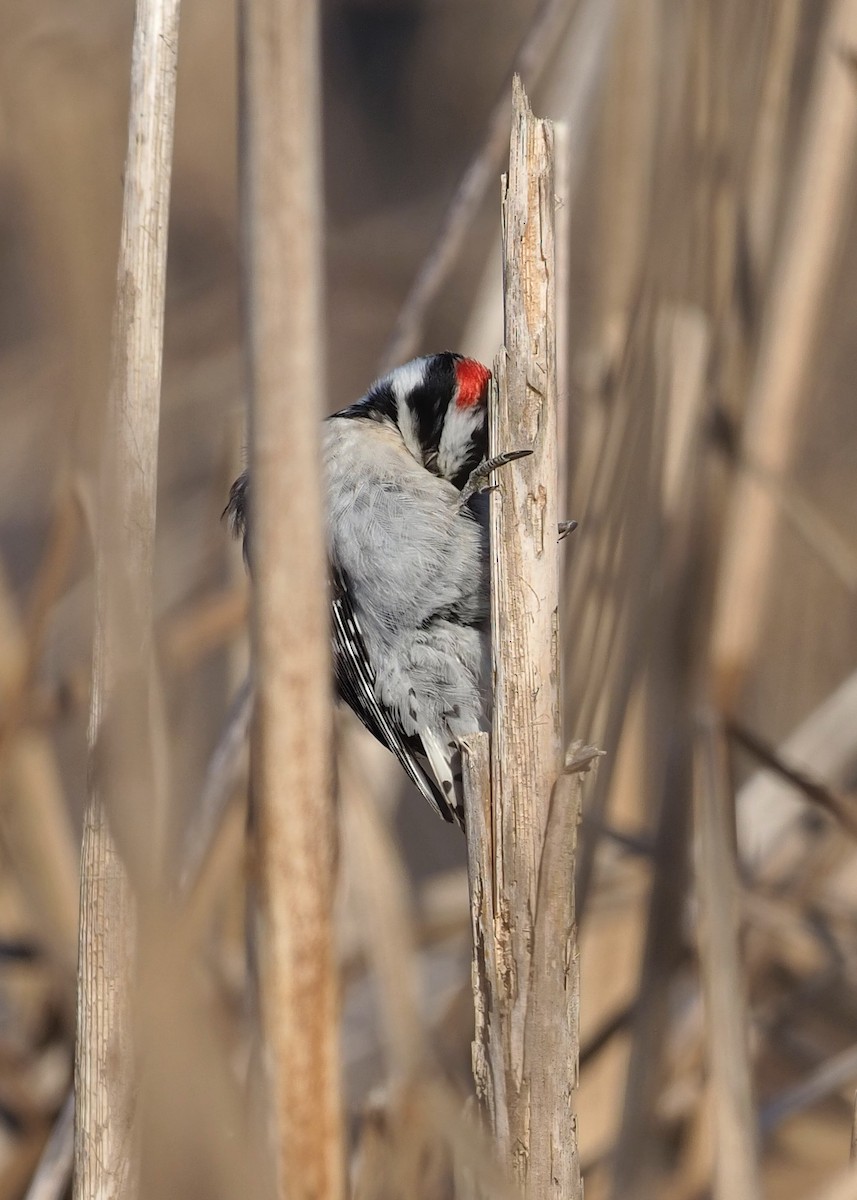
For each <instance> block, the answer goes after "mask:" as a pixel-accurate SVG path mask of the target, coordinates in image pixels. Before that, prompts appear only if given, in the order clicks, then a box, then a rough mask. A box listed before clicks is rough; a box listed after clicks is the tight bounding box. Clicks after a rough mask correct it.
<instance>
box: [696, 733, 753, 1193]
mask: <svg viewBox="0 0 857 1200" xmlns="http://www.w3.org/2000/svg"><path fill="white" fill-rule="evenodd" d="M695 767H696V769H695V781H694V788H693V794H694V816H695V841H696V889H697V897H698V900H699V916H700V922H701V925H702V933H701V938H700V963H701V969H702V982H703V988H704V991H705V1007H706V1017H707V1019H706V1024H705V1035H706V1040H707V1043H708V1070H709V1073H710V1076H711V1083H712V1093H713V1095H712V1100H713V1108H714V1129H715V1132H714V1143H715V1151H714V1197H715V1200H732V1198H733V1197H735V1196H741V1197H742V1200H754V1197H759V1196H761V1180H760V1178H759V1162H758V1146H757V1133H756V1108H755V1105H754V1103H753V1087H752V1080H751V1073H750V1063H749V1055H748V1040H747V999H746V984H745V979H744V972H743V969H742V964H741V957H740V950H739V945H738V877H737V870H736V864H735V853H734V849H733V839H732V834H731V830H730V825H731V819H730V815H729V809H730V808H731V807H732V794H731V789H730V788H729V781H728V768H727V763H726V748H725V743H724V739H723V733H722V731H721V730H719V729H718V728H717V726H716V724H715V723H714V720H713V718H711V717H708V718H706V719H704V720H702V721H701V722H700V727H699V730H698V734H697V746H696V761H695Z"/></svg>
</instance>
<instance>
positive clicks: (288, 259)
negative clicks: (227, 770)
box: [241, 0, 344, 1200]
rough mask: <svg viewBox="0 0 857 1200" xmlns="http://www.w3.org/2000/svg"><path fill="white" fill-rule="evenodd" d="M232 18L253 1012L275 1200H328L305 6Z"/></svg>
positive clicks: (329, 1020)
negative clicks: (241, 294)
mask: <svg viewBox="0 0 857 1200" xmlns="http://www.w3.org/2000/svg"><path fill="white" fill-rule="evenodd" d="M242 22H243V27H242V37H243V47H242V51H243V64H242V66H243V84H242V87H243V95H242V103H243V110H242V129H241V139H242V141H241V172H242V202H243V217H242V222H243V238H244V251H245V294H246V301H247V315H248V321H249V328H248V335H249V377H250V378H249V384H250V463H251V470H252V473H253V489H254V491H253V506H254V508H253V562H254V584H255V586H254V589H253V611H252V628H253V638H254V651H255V672H256V689H257V690H256V707H255V729H254V742H253V752H252V768H251V770H252V785H251V787H252V793H253V801H254V805H255V806H256V817H257V820H256V829H257V851H258V863H259V876H260V878H259V883H260V888H259V893H260V903H261V931H260V932H261V937H260V971H261V977H260V985H261V1007H262V1017H263V1023H264V1028H265V1038H266V1041H267V1047H268V1055H267V1058H268V1063H269V1081H270V1088H271V1104H272V1108H273V1116H274V1121H273V1128H274V1131H275V1139H276V1151H275V1152H276V1161H277V1173H278V1187H279V1194H280V1195H281V1196H282V1197H286V1196H288V1197H291V1198H298V1197H300V1200H311V1198H312V1200H338V1198H339V1197H340V1196H342V1194H343V1186H344V1180H343V1146H342V1117H341V1112H340V1096H339V1062H338V1058H339V1055H338V1035H337V1019H338V1018H337V1012H338V995H337V991H338V986H337V976H336V969H335V957H334V930H333V919H332V905H333V871H334V814H333V803H332V778H331V762H332V758H331V736H332V712H331V694H330V679H331V664H330V654H329V645H328V639H329V632H328V616H327V604H326V600H325V597H326V588H327V578H326V564H325V550H324V522H323V510H322V491H321V469H320V454H319V439H320V430H321V418H322V416H323V415H324V377H325V371H324V358H325V355H324V332H323V323H322V277H323V270H324V267H323V260H322V188H321V139H320V134H321V129H320V81H319V29H318V23H319V13H318V6H317V4H315V3H312V2H307V0H244V4H243V7H242Z"/></svg>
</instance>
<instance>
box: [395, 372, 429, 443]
mask: <svg viewBox="0 0 857 1200" xmlns="http://www.w3.org/2000/svg"><path fill="white" fill-rule="evenodd" d="M425 376H426V359H424V358H415V359H414V361H413V362H409V363H405V365H404V366H403V367H397V368H396V370H395V371H391V372H390V374H389V375H388V377H387V378H388V381H389V384H390V387H391V388H392V390H393V395H394V396H395V397H396V402H397V405H398V409H399V431H400V433H401V435H402V441H403V442H404V443H405V445H406V446H407V448H408V450H409V451H410V452H411V454H412V455H413V456H414V458H415V459H416V460H417V462H420V463H421V462H422V461H423V453H422V447H421V446H420V440H419V438H418V436H417V422H416V416H415V415H414V410H413V409H412V408H411V406H410V404H409V403H408V396H409V395H410V394H411V392H413V390H414V389H415V388H418V387H420V386H421V385H422V384H423V383H424V381H425Z"/></svg>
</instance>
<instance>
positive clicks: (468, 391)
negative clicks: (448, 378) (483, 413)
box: [455, 358, 491, 408]
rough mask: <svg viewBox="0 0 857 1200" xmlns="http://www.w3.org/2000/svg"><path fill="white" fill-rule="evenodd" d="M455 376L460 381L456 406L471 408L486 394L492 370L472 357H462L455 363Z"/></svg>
mask: <svg viewBox="0 0 857 1200" xmlns="http://www.w3.org/2000/svg"><path fill="white" fill-rule="evenodd" d="M455 378H456V380H457V382H458V395H457V396H456V397H455V403H456V406H457V407H458V408H470V407H471V406H472V405H474V404H477V403H478V402H479V400H480V399H481V398H482V396H483V395H484V394H485V389H486V388H487V386H488V380H489V379H490V378H491V372H490V371H489V370H488V368H487V367H483V366H482V363H478V362H476V361H475V360H474V359H472V358H460V359H459V360H458V362H457V363H456V364H455Z"/></svg>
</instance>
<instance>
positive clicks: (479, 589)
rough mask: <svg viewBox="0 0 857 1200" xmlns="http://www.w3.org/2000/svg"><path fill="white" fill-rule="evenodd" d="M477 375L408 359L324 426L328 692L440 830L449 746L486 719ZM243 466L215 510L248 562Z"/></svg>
mask: <svg viewBox="0 0 857 1200" xmlns="http://www.w3.org/2000/svg"><path fill="white" fill-rule="evenodd" d="M489 379H490V372H489V371H488V370H487V368H486V367H483V366H482V365H481V364H480V363H477V362H474V361H473V360H472V359H468V358H463V357H462V356H461V355H459V354H450V353H444V354H434V355H431V356H429V357H427V358H418V359H415V360H414V361H413V362H409V363H406V364H405V365H404V366H402V367H398V368H397V369H396V370H394V371H391V372H390V374H389V375H385V376H384V377H383V378H382V379H379V380H378V381H377V382H376V383H374V384H372V386H371V387H370V388H369V390H368V392H367V393H366V394H365V396H363V398H362V399H360V400H358V401H357V402H356V403H355V404H352V405H350V406H349V407H348V408H344V409H342V410H341V411H340V412H336V413H333V415H332V416H330V417H328V418H327V420H326V421H325V423H324V432H323V439H322V456H323V466H324V470H325V475H326V483H327V488H326V493H327V497H326V498H327V548H328V557H329V564H330V595H331V618H332V619H331V628H332V637H333V661H334V668H335V672H336V682H337V686H338V691H339V695H340V696H341V698H342V699H343V700H344V701H345V702H346V703H347V704H348V705H349V706H350V707H351V708H352V709H353V710H354V712H355V713H356V714H357V716H358V717H359V718H360V720H361V721H362V722H363V724H364V725H365V726H366V728H367V729H368V730H369V731H370V732H371V733H373V734H374V735H375V737H376V738H378V740H379V741H380V742H381V743H382V744H383V745H385V746H386V747H387V748H388V749H389V750H391V751H392V752H393V754H395V755H396V757H397V758H398V759H399V761H400V763H401V764H402V766H403V767H404V769H405V771H406V772H407V773H408V775H409V776H410V778H411V779H412V780H413V782H414V783H415V784H416V785H417V787H418V788H419V790H420V791H421V792H422V794H423V795H424V796H425V798H426V799H427V800H428V801H429V803H430V804H431V805H432V806H433V808H434V809H435V810H436V811H437V812H438V813H439V814H440V815H441V816H442V817H443V818H444V820H446V821H452V820H456V821H458V822H459V824H462V825H463V821H464V812H463V804H462V795H461V761H460V752H459V749H458V740H457V739H458V738H459V737H461V736H462V735H464V734H468V733H473V732H475V731H477V730H480V729H487V728H488V723H489V720H490V712H489V705H490V700H489V697H490V689H489V686H488V681H489V600H488V529H487V505H486V504H485V501H484V497H483V496H482V492H483V491H484V490H486V489H485V487H484V484H485V483H486V482H487V478H488V476H489V474H490V472H491V470H493V469H495V468H496V467H498V466H501V465H502V464H503V463H505V462H509V461H511V460H512V459H513V458H517V457H520V456H521V455H522V454H527V453H529V451H517V452H513V453H511V454H505V455H501V456H499V457H498V458H496V459H493V460H490V461H487V462H486V461H485V455H486V452H487V446H488V418H487V393H488V381H489ZM249 497H250V485H249V480H248V473H247V472H246V471H245V472H244V473H243V474H242V475H241V476H240V477H239V478H238V479H237V480H236V481H235V483H234V484H233V486H232V490H231V492H230V496H229V503H228V505H227V507H226V514H227V515H228V516H229V518H230V522H231V525H232V528H233V530H234V532H235V533H236V534H239V535H243V538H244V553H245V557H246V558H247V561H248V563H251V562H252V531H251V530H250V528H249V525H248V516H249V513H248V502H249Z"/></svg>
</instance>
